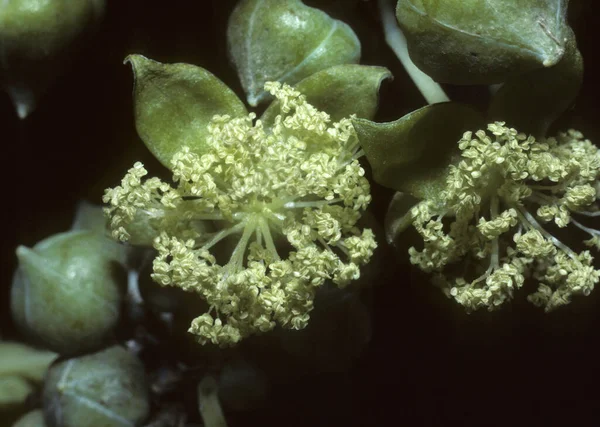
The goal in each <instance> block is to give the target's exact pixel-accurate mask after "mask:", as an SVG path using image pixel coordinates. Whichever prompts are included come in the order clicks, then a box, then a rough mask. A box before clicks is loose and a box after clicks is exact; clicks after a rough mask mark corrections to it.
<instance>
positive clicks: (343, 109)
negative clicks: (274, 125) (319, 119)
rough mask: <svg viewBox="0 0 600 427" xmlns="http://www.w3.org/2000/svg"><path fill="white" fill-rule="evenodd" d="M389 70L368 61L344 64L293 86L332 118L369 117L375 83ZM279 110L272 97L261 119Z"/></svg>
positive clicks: (270, 117)
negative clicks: (374, 65) (363, 63)
mask: <svg viewBox="0 0 600 427" xmlns="http://www.w3.org/2000/svg"><path fill="white" fill-rule="evenodd" d="M391 77H392V74H391V73H390V72H389V70H388V69H387V68H384V67H373V66H368V65H357V64H344V65H336V66H333V67H330V68H327V69H325V70H322V71H319V72H317V73H315V74H313V75H311V76H309V77H307V78H305V79H304V80H302V81H300V82H299V83H298V84H297V85H296V86H295V87H296V89H298V90H299V91H300V92H301V93H302V94H303V95H304V96H306V100H307V101H308V103H309V104H311V105H313V106H314V107H316V108H317V109H318V110H321V111H325V112H326V113H328V114H329V115H330V116H331V120H332V121H339V120H341V119H343V118H344V117H349V116H350V115H352V114H356V115H357V116H358V117H362V118H365V119H372V118H373V116H375V113H376V112H377V104H378V103H379V86H380V85H381V82H382V81H383V80H385V79H387V78H391ZM277 114H279V101H273V102H272V103H271V105H269V107H268V108H267V109H266V110H265V112H264V113H263V115H262V117H261V120H262V121H263V122H265V123H269V122H271V121H272V120H273V119H274V118H275V116H276V115H277Z"/></svg>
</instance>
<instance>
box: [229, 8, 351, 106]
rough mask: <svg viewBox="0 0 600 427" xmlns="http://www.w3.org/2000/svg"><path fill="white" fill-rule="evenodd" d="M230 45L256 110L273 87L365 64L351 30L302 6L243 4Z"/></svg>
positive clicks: (234, 15) (231, 31) (233, 23)
mask: <svg viewBox="0 0 600 427" xmlns="http://www.w3.org/2000/svg"><path fill="white" fill-rule="evenodd" d="M227 41H228V45H229V53H230V55H231V58H232V60H233V63H234V65H235V67H236V68H237V71H238V75H239V78H240V81H241V83H242V86H243V87H244V90H245V92H246V95H247V98H248V104H250V105H252V106H255V105H257V104H258V103H260V102H261V101H263V100H265V99H267V97H268V96H269V95H268V93H266V92H265V91H264V84H265V83H266V82H268V81H280V82H283V83H288V84H290V85H294V84H296V83H298V82H299V81H300V80H302V79H303V78H305V77H308V76H310V75H311V74H314V73H316V72H317V71H320V70H323V69H325V68H328V67H331V66H333V65H338V64H346V63H356V62H358V61H359V59H360V42H359V40H358V38H357V37H356V34H354V31H352V29H351V28H350V27H349V26H348V25H346V24H345V23H343V22H341V21H338V20H336V19H333V18H331V17H330V16H329V15H327V14H326V13H324V12H322V11H321V10H319V9H314V8H312V7H308V6H306V5H304V4H303V3H302V2H301V1H300V0H244V1H241V2H240V4H239V5H238V6H237V7H236V9H235V10H234V11H233V13H232V14H231V17H230V19H229V24H228V29H227Z"/></svg>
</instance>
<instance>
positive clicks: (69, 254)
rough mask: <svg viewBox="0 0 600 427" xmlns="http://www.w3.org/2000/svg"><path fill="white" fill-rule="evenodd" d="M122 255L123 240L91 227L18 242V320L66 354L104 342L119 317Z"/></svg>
mask: <svg viewBox="0 0 600 427" xmlns="http://www.w3.org/2000/svg"><path fill="white" fill-rule="evenodd" d="M122 256H123V253H122V249H121V248H119V246H118V245H115V244H114V243H113V242H112V241H111V240H109V239H107V238H105V237H104V236H102V235H99V234H96V233H94V232H91V231H70V232H66V233H60V234H56V235H53V236H51V237H49V238H47V239H45V240H43V241H41V242H39V243H38V244H36V245H35V246H34V247H33V248H32V249H29V248H26V247H24V246H19V247H18V248H17V257H18V258H19V268H18V270H17V272H16V273H15V277H14V280H13V285H12V294H11V311H12V315H13V318H14V320H15V322H16V323H17V325H18V326H19V327H20V329H21V330H22V331H23V332H24V333H25V334H26V335H27V336H29V337H31V338H32V339H33V340H34V341H36V342H38V343H39V344H41V345H43V346H45V347H47V348H49V349H51V350H53V351H56V352H59V353H61V354H72V353H76V352H81V351H85V350H90V349H93V348H97V347H98V346H100V345H102V343H103V342H105V340H106V339H108V338H110V337H111V334H112V332H113V329H114V327H115V326H116V324H117V322H118V321H119V313H120V306H121V301H122V295H123V291H124V286H123V285H124V283H121V282H120V281H119V276H118V275H116V274H117V273H118V270H117V268H118V267H119V266H118V264H117V262H120V261H122Z"/></svg>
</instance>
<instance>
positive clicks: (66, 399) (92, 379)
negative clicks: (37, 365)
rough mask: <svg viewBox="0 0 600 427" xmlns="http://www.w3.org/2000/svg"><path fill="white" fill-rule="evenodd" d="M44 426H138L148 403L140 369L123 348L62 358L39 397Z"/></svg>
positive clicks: (133, 358) (145, 385) (110, 348)
mask: <svg viewBox="0 0 600 427" xmlns="http://www.w3.org/2000/svg"><path fill="white" fill-rule="evenodd" d="M42 403H43V409H44V418H45V420H46V423H47V424H48V427H113V426H114V427H122V426H139V425H141V424H142V423H143V422H144V420H145V419H146V418H147V416H148V413H149V410H150V403H149V393H148V386H147V381H146V377H145V374H144V366H143V365H142V363H141V361H140V360H139V359H138V358H137V357H136V356H135V355H133V354H132V353H130V352H129V351H127V350H125V349H124V348H123V347H119V346H114V347H109V348H108V349H105V350H102V351H100V352H97V353H93V354H88V355H85V356H82V357H77V358H73V359H68V360H63V361H61V362H59V363H56V364H55V365H53V366H52V367H51V368H50V369H49V370H48V375H47V377H46V382H45V384H44V390H43V395H42Z"/></svg>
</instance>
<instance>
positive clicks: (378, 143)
mask: <svg viewBox="0 0 600 427" xmlns="http://www.w3.org/2000/svg"><path fill="white" fill-rule="evenodd" d="M482 119H483V118H482V117H481V115H480V114H479V113H478V112H477V111H475V110H473V109H472V108H471V107H468V106H466V105H462V104H458V103H455V102H445V103H439V104H433V105H428V106H426V107H423V108H420V109H418V110H415V111H413V112H412V113H409V114H407V115H405V116H403V117H401V118H399V119H398V120H395V121H393V122H389V123H375V122H372V121H370V120H366V119H359V118H355V119H353V120H352V124H353V125H354V129H355V130H356V133H357V135H358V139H359V141H360V144H361V146H362V147H363V149H364V150H365V154H366V157H367V159H368V160H369V163H370V164H371V168H372V170H373V179H374V180H375V181H376V182H377V183H379V184H381V185H383V186H385V187H389V188H393V189H395V190H399V191H404V192H407V193H409V194H411V195H413V196H414V197H418V198H426V197H435V195H436V194H439V191H440V186H443V185H444V183H443V182H444V180H445V176H446V173H447V166H448V164H449V163H450V162H451V159H452V157H453V156H454V155H456V151H457V150H456V138H458V137H459V136H460V135H461V134H462V133H463V132H464V131H465V130H467V129H469V128H470V127H474V126H478V125H479V124H480V123H481V122H482Z"/></svg>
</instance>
